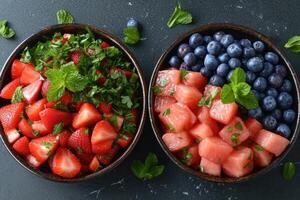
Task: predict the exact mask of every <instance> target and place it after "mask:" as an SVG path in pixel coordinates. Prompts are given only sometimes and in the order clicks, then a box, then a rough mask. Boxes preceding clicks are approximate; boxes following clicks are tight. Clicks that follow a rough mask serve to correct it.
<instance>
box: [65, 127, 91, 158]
mask: <svg viewBox="0 0 300 200" xmlns="http://www.w3.org/2000/svg"><path fill="white" fill-rule="evenodd" d="M68 146H69V147H71V148H72V149H74V150H76V151H77V152H84V153H92V148H91V140H90V137H89V133H88V129H86V128H80V129H78V130H76V131H75V132H74V133H72V135H71V136H70V137H69V139H68Z"/></svg>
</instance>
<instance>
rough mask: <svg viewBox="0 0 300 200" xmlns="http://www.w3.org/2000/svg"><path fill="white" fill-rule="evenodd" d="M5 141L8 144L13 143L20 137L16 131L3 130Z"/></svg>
mask: <svg viewBox="0 0 300 200" xmlns="http://www.w3.org/2000/svg"><path fill="white" fill-rule="evenodd" d="M4 133H5V135H6V137H7V140H8V142H9V143H10V144H12V143H14V142H15V141H16V140H17V139H19V138H20V137H21V135H20V133H19V132H18V131H17V129H10V130H4Z"/></svg>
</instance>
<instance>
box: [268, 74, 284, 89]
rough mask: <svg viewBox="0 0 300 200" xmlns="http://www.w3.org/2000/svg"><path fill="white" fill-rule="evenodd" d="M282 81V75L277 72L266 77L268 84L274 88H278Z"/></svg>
mask: <svg viewBox="0 0 300 200" xmlns="http://www.w3.org/2000/svg"><path fill="white" fill-rule="evenodd" d="M282 82H283V80H282V77H281V76H280V75H279V74H277V73H273V74H271V75H270V76H269V78H268V83H269V85H270V86H271V87H274V88H280V87H281V85H282Z"/></svg>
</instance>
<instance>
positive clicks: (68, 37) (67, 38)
mask: <svg viewBox="0 0 300 200" xmlns="http://www.w3.org/2000/svg"><path fill="white" fill-rule="evenodd" d="M70 37H71V34H69V33H65V34H63V39H62V41H61V42H62V43H63V44H66V43H67V42H68V41H69V39H70Z"/></svg>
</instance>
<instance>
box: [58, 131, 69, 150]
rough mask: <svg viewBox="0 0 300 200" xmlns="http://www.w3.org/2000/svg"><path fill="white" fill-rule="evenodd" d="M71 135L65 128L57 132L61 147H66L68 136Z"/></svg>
mask: <svg viewBox="0 0 300 200" xmlns="http://www.w3.org/2000/svg"><path fill="white" fill-rule="evenodd" d="M70 136H71V133H70V132H69V131H67V130H64V131H62V132H61V133H60V134H59V144H60V146H61V147H66V146H67V145H68V140H69V137H70Z"/></svg>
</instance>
